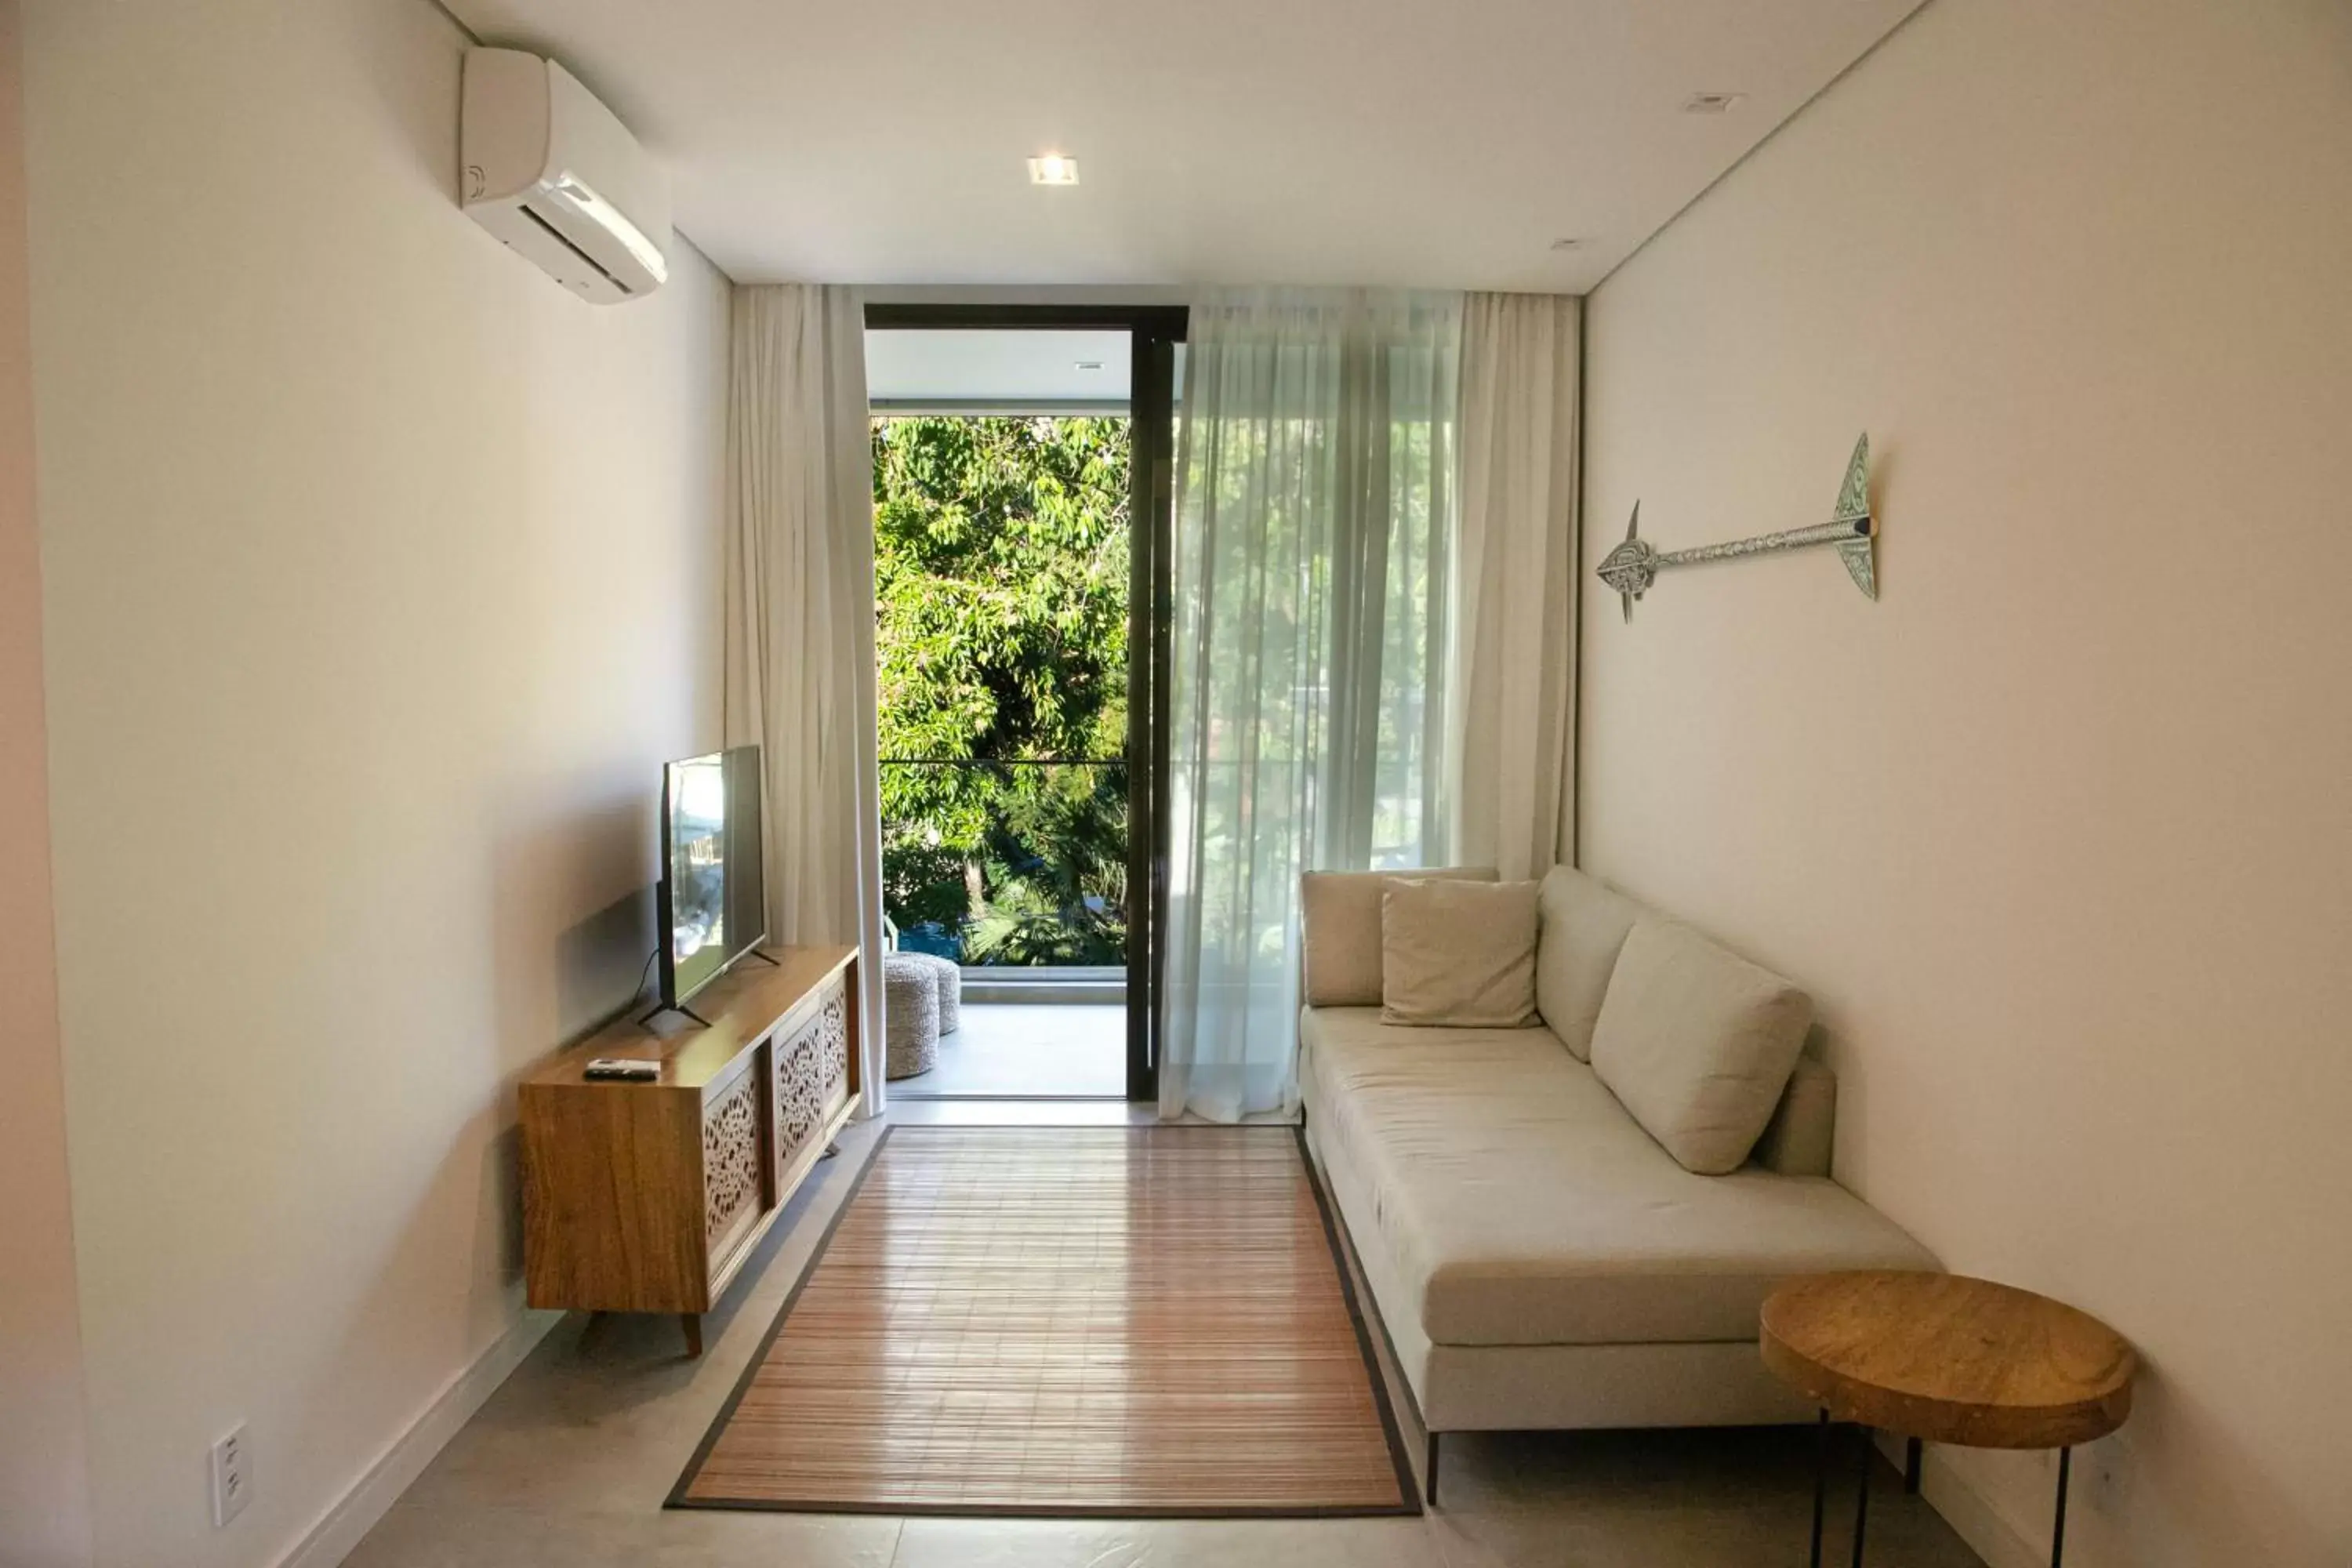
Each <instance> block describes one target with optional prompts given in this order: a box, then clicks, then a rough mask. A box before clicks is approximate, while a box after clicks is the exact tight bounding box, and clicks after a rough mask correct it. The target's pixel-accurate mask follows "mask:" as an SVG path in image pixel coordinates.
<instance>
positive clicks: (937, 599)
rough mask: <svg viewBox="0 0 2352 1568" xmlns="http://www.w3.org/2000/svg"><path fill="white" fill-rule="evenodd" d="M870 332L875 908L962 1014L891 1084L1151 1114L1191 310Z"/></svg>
mask: <svg viewBox="0 0 2352 1568" xmlns="http://www.w3.org/2000/svg"><path fill="white" fill-rule="evenodd" d="M866 324H867V375H868V383H869V387H870V390H871V395H872V399H873V412H874V416H875V452H876V462H875V484H876V489H875V501H876V534H877V539H876V575H877V582H876V601H877V613H878V616H879V622H878V625H877V638H876V643H877V660H878V665H879V669H878V675H879V682H878V685H879V689H880V698H881V700H880V709H881V712H880V721H881V733H880V735H879V737H878V741H879V758H880V763H881V788H882V795H883V818H884V820H883V837H884V881H885V888H884V894H885V903H886V907H887V910H888V911H889V914H890V918H891V920H892V922H893V924H894V925H895V926H896V927H897V928H898V932H899V944H900V946H901V947H902V948H911V949H915V950H918V951H924V952H932V953H935V954H938V955H940V956H942V957H946V958H949V959H950V960H951V961H953V962H955V963H958V964H959V965H960V966H961V969H962V975H963V984H962V994H963V997H964V999H965V1005H964V1007H963V1008H962V1022H961V1027H959V1028H958V1029H957V1030H956V1031H955V1032H954V1034H952V1035H950V1036H947V1037H943V1038H942V1040H941V1042H940V1059H939V1065H938V1066H937V1067H936V1068H932V1069H930V1070H929V1071H927V1072H925V1073H923V1074H921V1075H919V1076H918V1077H916V1078H914V1079H907V1080H902V1081H900V1082H898V1083H896V1084H894V1085H893V1089H892V1092H893V1093H894V1094H895V1095H898V1096H900V1097H905V1098H926V1097H929V1098H991V1099H996V1098H1018V1099H1030V1098H1097V1097H1106V1098H1116V1097H1121V1096H1124V1097H1126V1098H1129V1099H1139V1100H1150V1099H1152V1098H1153V1096H1154V1094H1155V1092H1156V1085H1157V1061H1158V1038H1157V1027H1156V1026H1157V1019H1158V1016H1159V1015H1158V1000H1159V987H1160V930H1161V926H1162V918H1163V914H1164V908H1165V889H1166V875H1165V863H1166V835H1165V832H1164V828H1163V826H1162V822H1161V818H1162V815H1163V813H1162V808H1161V802H1162V800H1163V798H1164V792H1165V787H1166V778H1167V752H1166V743H1165V735H1166V730H1167V722H1166V718H1167V700H1166V691H1167V686H1166V669H1167V661H1168V657H1169V648H1168V641H1167V624H1168V621H1167V607H1168V603H1169V555H1168V529H1169V515H1170V491H1171V468H1172V458H1173V447H1174V409H1175V401H1176V375H1177V366H1178V358H1179V353H1180V343H1181V337H1182V334H1183V329H1184V312H1183V311H1182V310H1165V309H1121V308H1108V309H1105V308H1095V307H1017V308H1009V307H972V306H889V305H872V306H869V307H868V308H867V312H866Z"/></svg>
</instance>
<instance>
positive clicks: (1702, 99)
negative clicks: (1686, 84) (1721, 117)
mask: <svg viewBox="0 0 2352 1568" xmlns="http://www.w3.org/2000/svg"><path fill="white" fill-rule="evenodd" d="M1747 96H1748V95H1747V94H1746V93H1744V92H1695V93H1692V94H1691V95H1690V96H1689V97H1688V98H1685V99H1684V100H1683V112H1684V113H1685V114H1721V113H1722V112H1723V111H1724V110H1727V109H1736V108H1738V105H1739V100H1742V99H1744V98H1746V97H1747Z"/></svg>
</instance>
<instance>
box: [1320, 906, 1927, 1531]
mask: <svg viewBox="0 0 2352 1568" xmlns="http://www.w3.org/2000/svg"><path fill="white" fill-rule="evenodd" d="M1450 874H1454V875H1471V876H1476V875H1480V873H1475V872H1473V873H1450ZM1418 875H1421V876H1427V875H1431V873H1419V874H1418ZM1483 875H1485V876H1486V877H1487V878H1489V879H1491V877H1492V873H1491V872H1488V873H1484V874H1483ZM1378 887H1379V879H1378V878H1377V877H1376V876H1372V875H1367V876H1365V877H1361V878H1357V877H1346V876H1341V877H1328V876H1326V877H1316V878H1310V879H1308V886H1307V888H1306V889H1304V890H1303V903H1304V907H1305V918H1306V922H1307V931H1306V942H1305V943H1304V947H1305V952H1306V973H1305V977H1304V978H1305V981H1306V985H1305V993H1304V994H1306V996H1307V1005H1306V1006H1305V1007H1304V1008H1303V1010H1302V1012H1301V1014H1300V1019H1299V1082H1300V1096H1301V1099H1302V1100H1303V1101H1304V1103H1305V1106H1306V1113H1307V1143H1308V1146H1309V1148H1310V1150H1311V1151H1312V1152H1313V1154H1314V1157H1315V1159H1316V1162H1317V1163H1318V1168H1319V1170H1320V1172H1321V1173H1322V1176H1323V1179H1324V1182H1325V1184H1326V1187H1327V1189H1328V1192H1329V1194H1330V1196H1331V1199H1332V1201H1333V1203H1334V1204H1335V1205H1336V1206H1337V1208H1338V1210H1339V1216H1340V1218H1341V1219H1342V1221H1343V1222H1344V1224H1345V1226H1346V1229H1347V1233H1348V1236H1349V1240H1350V1242H1351V1243H1352V1245H1353V1247H1354V1250H1355V1253H1356V1255H1357V1258H1359V1260H1360V1265H1361V1268H1362V1270H1363V1275H1364V1278H1365V1279H1366V1281H1367V1282H1368V1283H1369V1285H1370V1290H1371V1294H1372V1297H1373V1300H1374V1303H1375V1305H1376V1306H1377V1308H1378V1310H1379V1317H1380V1320H1381V1323H1382V1325H1383V1326H1384V1327H1385V1329H1386V1331H1387V1334H1388V1338H1389V1342H1390V1343H1391V1346H1392V1347H1393V1349H1394V1352H1395V1354H1396V1358H1397V1361H1398V1363H1399V1364H1400V1366H1401V1367H1402V1372H1403V1374H1404V1378H1405V1381H1406V1382H1407V1384H1410V1385H1411V1388H1412V1397H1413V1400H1414V1402H1415V1404H1416V1405H1417V1406H1418V1415H1419V1416H1420V1418H1421V1422H1422V1425H1423V1429H1424V1430H1425V1431H1427V1432H1428V1433H1429V1435H1430V1439H1429V1468H1428V1471H1427V1476H1426V1484H1427V1486H1428V1489H1429V1491H1430V1494H1431V1497H1432V1498H1433V1499H1434V1497H1435V1493H1436V1477H1437V1459H1438V1444H1437V1439H1438V1436H1439V1435H1440V1434H1443V1433H1445V1432H1456V1431H1466V1430H1487V1431H1492V1430H1522V1429H1528V1428H1542V1427H1610V1426H1734V1425H1760V1424H1768V1423H1778V1422H1795V1421H1805V1420H1811V1419H1812V1418H1813V1415H1814V1412H1813V1410H1812V1409H1811V1406H1809V1405H1805V1404H1804V1403H1802V1402H1801V1401H1800V1400H1799V1399H1798V1398H1797V1396H1795V1395H1794V1394H1791V1393H1790V1391H1789V1390H1788V1389H1787V1388H1785V1387H1784V1386H1782V1385H1781V1384H1779V1383H1778V1382H1777V1381H1775V1380H1774V1379H1773V1378H1772V1377H1771V1376H1770V1374H1769V1373H1767V1372H1766V1371H1765V1370H1764V1367H1763V1364H1762V1363H1761V1362H1760V1360H1759V1357H1758V1354H1757V1351H1756V1335H1757V1313H1758V1309H1759V1307H1760V1306H1761V1304H1762V1302H1763V1300H1764V1298H1765V1297H1766V1295H1768V1294H1769V1292H1770V1291H1771V1290H1772V1289H1773V1288H1774V1286H1775V1285H1776V1284H1777V1283H1778V1282H1780V1280H1782V1279H1786V1278H1788V1277H1790V1276H1791V1275H1796V1274H1803V1273H1811V1272H1814V1271H1818V1270H1827V1269H1838V1268H1935V1267H1937V1265H1936V1261H1935V1259H1934V1258H1932V1257H1930V1256H1929V1255H1928V1254H1927V1252H1926V1251H1925V1250H1924V1249H1923V1248H1922V1247H1920V1246H1919V1245H1918V1244H1917V1243H1916V1242H1915V1241H1913V1240H1912V1239H1911V1237H1909V1236H1907V1235H1906V1234H1905V1233H1904V1232H1903V1231H1902V1230H1901V1229H1899V1228H1898V1227H1897V1226H1895V1225H1894V1224H1893V1223H1892V1222H1890V1221H1888V1220H1887V1219H1886V1218H1885V1217H1884V1216H1882V1215H1879V1214H1878V1213H1877V1212H1876V1211H1874V1210H1873V1209H1871V1208H1870V1207H1869V1206H1868V1205H1864V1203H1863V1202H1862V1201H1861V1200H1860V1199H1859V1198H1857V1197H1855V1196H1854V1195H1853V1194H1851V1193H1849V1192H1847V1191H1846V1190H1845V1189H1844V1188H1843V1187H1841V1186H1839V1185H1838V1184H1836V1183H1835V1182H1833V1181H1832V1180H1831V1179H1830V1149H1831V1132H1832V1121H1833V1117H1834V1114H1835V1109H1836V1082H1835V1079H1833V1078H1832V1075H1831V1074H1830V1072H1829V1070H1828V1069H1827V1068H1823V1067H1822V1066H1821V1065H1820V1064H1818V1063H1817V1062H1813V1061H1811V1060H1810V1059H1806V1060H1801V1061H1800V1062H1799V1063H1798V1065H1797V1066H1796V1068H1795V1069H1794V1071H1793V1073H1791V1074H1790V1077H1789V1078H1788V1079H1787V1083H1786V1088H1785V1089H1784V1090H1783V1091H1782V1092H1781V1093H1780V1099H1779V1102H1778V1105H1777V1108H1775V1109H1773V1110H1771V1112H1770V1116H1771V1120H1770V1122H1769V1125H1768V1126H1767V1127H1766V1128H1765V1130H1764V1131H1763V1133H1762V1135H1761V1137H1760V1138H1759V1140H1758V1141H1757V1142H1756V1143H1755V1145H1754V1149H1753V1152H1752V1153H1751V1154H1750V1155H1749V1156H1748V1160H1747V1162H1746V1163H1744V1164H1740V1165H1739V1166H1738V1168H1737V1169H1736V1170H1732V1171H1730V1172H1729V1173H1727V1174H1721V1175H1703V1174H1697V1173H1694V1172H1693V1171H1691V1170H1688V1169H1685V1167H1684V1165H1683V1164H1682V1163H1678V1161H1677V1159H1676V1158H1675V1156H1674V1155H1673V1154H1670V1153H1669V1152H1667V1150H1666V1148H1665V1147H1664V1146H1662V1144H1661V1143H1660V1142H1658V1140H1657V1139H1655V1138H1654V1137H1653V1136H1652V1135H1651V1133H1650V1132H1648V1131H1644V1130H1643V1126H1642V1124H1641V1123H1640V1122H1638V1121H1636V1120H1635V1119H1634V1117H1633V1114H1631V1113H1630V1112H1629V1111H1628V1110H1626V1109H1625V1107H1624V1105H1623V1104H1622V1103H1621V1102H1620V1100H1619V1099H1618V1097H1617V1096H1616V1095H1615V1094H1613V1093H1612V1091H1611V1089H1609V1087H1608V1086H1607V1085H1606V1084H1605V1083H1604V1082H1603V1081H1602V1080H1601V1077H1600V1076H1597V1075H1596V1073H1595V1070H1594V1068H1592V1067H1591V1066H1590V1065H1588V1063H1587V1062H1586V1061H1585V1060H1582V1059H1580V1057H1583V1056H1586V1055H1589V1054H1590V1052H1591V1046H1592V1040H1593V1033H1594V1029H1595V1026H1596V1020H1597V1018H1598V1016H1599V1014H1600V1011H1601V1006H1602V1004H1603V1002H1604V1000H1605V999H1606V997H1607V994H1608V986H1609V983H1610V981H1611V979H1612V975H1613V973H1614V971H1615V969H1616V961H1617V957H1618V953H1619V952H1620V949H1621V948H1622V946H1623V944H1624V943H1625V942H1626V939H1627V936H1628V933H1629V932H1630V931H1632V930H1633V926H1634V925H1635V924H1636V923H1637V922H1639V921H1663V920H1664V917H1660V916H1657V915H1655V914H1654V912H1653V911H1650V910H1646V909H1644V908H1643V906H1641V905H1639V904H1636V903H1635V902H1634V901H1633V900H1630V899H1627V898H1626V897H1624V896H1623V895H1622V894H1621V893H1618V892H1616V891H1615V890H1614V889H1610V888H1608V887H1607V886H1606V885H1605V884H1603V883H1601V882H1599V881H1598V880H1596V879H1591V878H1589V877H1586V876H1584V875H1582V874H1581V873H1580V872H1577V871H1573V870H1570V869H1567V868H1560V869H1557V870H1555V871H1553V872H1552V873H1550V875H1549V878H1548V879H1546V880H1545V882H1544V884H1543V887H1542V889H1541V895H1540V897H1541V905H1540V907H1541V918H1540V924H1539V927H1538V939H1537V940H1538V947H1537V956H1536V991H1537V1003H1538V1010H1539V1012H1540V1014H1541V1016H1542V1024H1541V1026H1538V1027H1532V1028H1511V1029H1498V1028H1473V1029H1465V1028H1446V1027H1427V1026H1422V1027H1403V1026H1394V1025H1390V1024H1385V1023H1383V1022H1382V1021H1381V1008H1380V1007H1379V1006H1377V1005H1362V1004H1363V1002H1364V1000H1365V995H1364V986H1365V985H1366V984H1368V983H1370V978H1369V977H1370V973H1375V972H1376V971H1377V966H1378V942H1379V941H1380V937H1379V920H1378V915H1377V910H1378V909H1379V904H1378V902H1377V899H1378ZM1368 911H1370V920H1369V924H1368V921H1367V912H1368ZM1318 921H1319V922H1320V926H1319V929H1318ZM1664 923H1665V924H1666V925H1668V926H1672V927H1673V930H1674V931H1675V932H1676V933H1678V934H1679V935H1680V936H1681V937H1682V938H1683V939H1684V940H1688V941H1700V942H1703V941H1704V939H1701V938H1696V936H1695V933H1691V932H1689V931H1688V928H1686V927H1680V926H1676V925H1674V923H1673V922H1664ZM1367 942H1369V943H1370V944H1371V946H1372V952H1371V953H1370V971H1368V970H1367V967H1366V960H1367V954H1366V952H1364V948H1365V946H1366V944H1367ZM1724 956H1725V957H1726V958H1727V961H1728V962H1729V963H1734V964H1739V963H1740V961H1738V960H1737V959H1729V957H1728V955H1724ZM1629 967H1630V965H1629ZM1742 967H1743V968H1745V967H1746V966H1744V965H1742ZM1318 971H1319V973H1318ZM1753 973H1759V974H1760V973H1762V972H1760V971H1755V972H1753ZM1767 978H1770V977H1769V976H1768V977H1767ZM1629 984H1630V983H1629ZM1654 991H1655V987H1654V984H1653V988H1652V991H1651V992H1649V993H1645V994H1644V1001H1645V1005H1656V1004H1655V1001H1654ZM1318 996H1319V997H1320V998H1322V999H1323V1000H1322V1001H1321V1002H1319V1003H1318ZM1333 997H1339V998H1342V999H1344V1000H1350V1001H1353V1002H1355V1003H1357V1004H1358V1005H1331V1002H1330V999H1331V998H1333ZM1799 999H1800V1001H1802V998H1801V995H1800V997H1799ZM1625 1005H1628V1002H1627V999H1626V998H1624V997H1621V998H1620V999H1619V1006H1620V1010H1621V1014H1622V1008H1623V1007H1624V1006H1625ZM1803 1006H1804V1009H1805V1016H1807V1017H1810V1014H1811V1004H1810V1002H1803ZM1667 1010H1669V1011H1671V1010H1672V1009H1671V1007H1669V1008H1668V1009H1667ZM1624 1023H1625V1020H1624V1019H1623V1018H1622V1016H1620V1017H1619V1018H1618V1019H1617V1020H1616V1021H1615V1024H1614V1025H1613V1026H1614V1027H1616V1028H1618V1029H1619V1031H1620V1032H1621V1033H1622V1030H1623V1026H1624ZM1796 1027H1797V1031H1798V1033H1799V1035H1800V1036H1801V1033H1802V1029H1803V1025H1802V1024H1801V1023H1800V1024H1799V1025H1798V1026H1796ZM1571 1042H1574V1045H1572V1044H1571ZM1576 1046H1580V1047H1582V1048H1581V1049H1578V1048H1575V1047H1576ZM1791 1048H1792V1049H1793V1047H1791ZM1776 1076H1777V1075H1776ZM1620 1081H1621V1082H1622V1081H1623V1079H1622V1074H1621V1078H1620ZM1766 1092H1768V1093H1769V1089H1768V1090H1767V1091H1766ZM1637 1098H1638V1097H1637ZM1762 1103H1763V1104H1769V1103H1770V1102H1769V1100H1766V1101H1763V1102H1762ZM1759 1111H1760V1106H1759ZM1733 1158H1734V1159H1736V1158H1737V1155H1736V1153H1735V1154H1734V1156H1733Z"/></svg>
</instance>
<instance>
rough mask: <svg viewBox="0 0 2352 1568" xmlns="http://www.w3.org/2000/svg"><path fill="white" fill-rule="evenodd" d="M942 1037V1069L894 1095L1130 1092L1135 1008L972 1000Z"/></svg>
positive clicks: (895, 1089) (901, 1083)
mask: <svg viewBox="0 0 2352 1568" xmlns="http://www.w3.org/2000/svg"><path fill="white" fill-rule="evenodd" d="M962 1020H963V1022H962V1026H961V1027H960V1028H959V1029H957V1030H956V1032H955V1033H954V1034H952V1035H942V1036H940V1059H939V1065H938V1066H936V1067H934V1068H931V1070H930V1071H929V1072H927V1073H921V1074H919V1075H917V1076H916V1077H914V1078H905V1079H898V1080H896V1081H895V1082H893V1083H892V1084H891V1085H890V1093H891V1096H892V1098H894V1099H898V1100H919V1099H925V1098H929V1097H933V1096H940V1095H973V1094H980V1095H1065V1094H1090V1095H1105V1096H1108V1097H1109V1098H1111V1099H1114V1100H1116V1099H1120V1098H1123V1097H1124V1096H1125V1095H1126V1093H1127V1009H1126V1008H1125V1007H1123V1006H1118V1005H1097V1004H1093V1003H1048V1004H1045V1005H1024V1004H1021V1003H1006V1002H966V1003H964V1005H963V1007H962Z"/></svg>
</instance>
